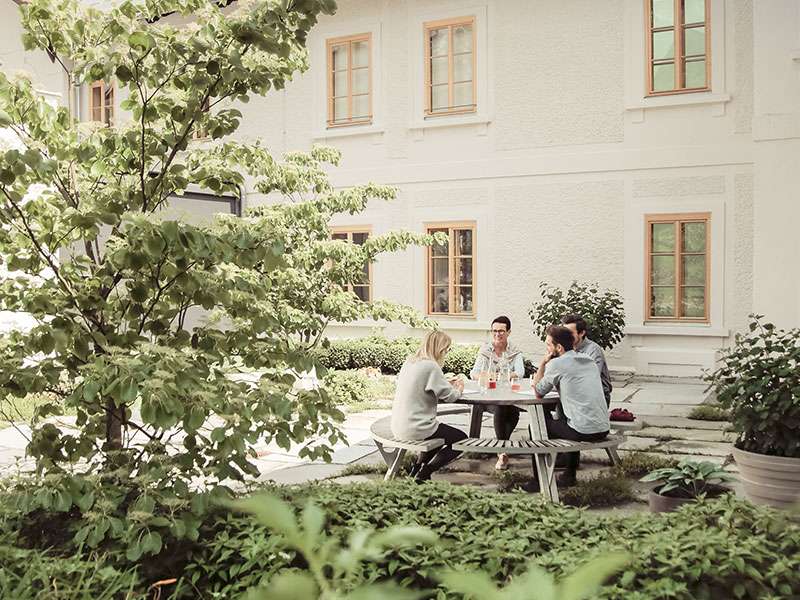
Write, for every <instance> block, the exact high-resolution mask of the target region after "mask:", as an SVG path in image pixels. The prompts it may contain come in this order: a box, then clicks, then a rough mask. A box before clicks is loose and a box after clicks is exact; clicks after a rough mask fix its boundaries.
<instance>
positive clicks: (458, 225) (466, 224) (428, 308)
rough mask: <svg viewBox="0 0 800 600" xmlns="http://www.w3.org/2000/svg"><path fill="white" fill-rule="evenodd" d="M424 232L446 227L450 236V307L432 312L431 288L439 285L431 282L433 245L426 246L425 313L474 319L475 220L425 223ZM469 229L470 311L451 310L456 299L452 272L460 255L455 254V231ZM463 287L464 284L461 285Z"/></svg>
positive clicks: (448, 259)
mask: <svg viewBox="0 0 800 600" xmlns="http://www.w3.org/2000/svg"><path fill="white" fill-rule="evenodd" d="M424 226H425V233H426V234H427V233H430V232H431V230H432V229H447V230H448V235H449V237H450V242H449V244H448V247H447V262H448V281H447V297H448V303H447V306H448V307H449V308H450V310H448V312H434V311H433V310H432V309H433V306H432V303H431V290H432V289H433V288H434V287H441V286H436V285H434V282H433V247H432V246H428V247H427V250H426V254H425V263H426V266H425V272H426V281H425V313H426V314H427V315H428V316H431V317H457V318H464V319H474V318H475V315H476V314H477V304H478V302H477V289H478V283H477V280H478V277H477V269H476V267H477V262H478V261H477V253H478V252H477V250H478V246H477V243H476V241H477V236H476V233H477V223H476V222H475V221H440V222H433V223H425V224H424ZM465 229H467V230H470V231H472V257H471V258H472V311H470V312H453V310H452V307H453V306H455V299H456V293H455V291H456V289H455V288H456V287H457V286H456V284H455V277H454V276H453V274H454V273H455V272H456V260H457V258H461V255H456V254H455V246H456V244H455V231H456V230H465ZM462 287H465V286H462Z"/></svg>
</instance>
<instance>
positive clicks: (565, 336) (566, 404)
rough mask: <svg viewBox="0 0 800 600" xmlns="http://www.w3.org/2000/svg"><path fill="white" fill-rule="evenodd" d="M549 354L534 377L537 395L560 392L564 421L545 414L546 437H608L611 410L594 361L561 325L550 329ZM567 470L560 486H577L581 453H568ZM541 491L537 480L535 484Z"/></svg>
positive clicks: (582, 439)
mask: <svg viewBox="0 0 800 600" xmlns="http://www.w3.org/2000/svg"><path fill="white" fill-rule="evenodd" d="M545 343H546V345H547V355H546V356H545V357H544V358H543V359H542V362H541V364H540V365H539V369H538V370H537V371H536V375H534V378H533V386H534V391H535V392H536V396H537V397H539V398H541V397H543V396H544V395H546V394H547V393H549V392H550V391H551V390H552V389H554V388H555V389H557V390H558V393H559V396H560V399H561V409H562V412H563V418H561V419H558V420H556V419H553V418H552V416H551V415H550V412H549V411H545V424H546V426H547V435H548V436H549V437H550V438H558V439H565V440H573V441H577V442H599V441H600V440H603V439H605V438H606V437H607V436H608V430H609V421H608V407H607V406H606V404H605V400H604V397H603V386H602V383H601V381H600V372H599V370H598V369H597V367H596V366H595V363H594V360H592V358H591V357H589V356H588V355H586V354H581V353H580V352H576V351H575V350H574V349H573V336H572V332H571V331H570V330H569V329H567V328H566V327H563V326H560V325H551V326H550V327H549V328H548V329H547V339H546V341H545ZM567 457H568V459H567V469H566V471H565V472H564V473H563V474H562V475H561V476H560V477H559V478H558V485H559V486H560V487H569V486H571V485H575V481H576V477H575V472H576V470H577V468H578V461H579V460H580V453H579V452H570V453H568V454H567ZM533 484H534V487H535V488H537V489H529V491H538V481H536V480H535V481H534V482H533Z"/></svg>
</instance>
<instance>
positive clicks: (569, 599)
mask: <svg viewBox="0 0 800 600" xmlns="http://www.w3.org/2000/svg"><path fill="white" fill-rule="evenodd" d="M630 561H631V557H630V555H628V554H625V553H621V552H610V553H608V554H604V555H602V556H598V557H597V558H594V559H592V560H591V561H589V562H588V563H586V564H585V565H583V566H581V567H580V568H579V569H578V570H577V571H575V572H574V573H573V574H572V575H570V576H569V577H567V578H566V579H564V580H563V581H562V582H561V583H560V584H559V586H558V591H559V596H558V597H559V600H583V599H584V598H589V597H590V596H592V595H594V594H595V593H596V592H597V590H599V589H600V586H602V584H603V582H604V581H606V580H607V579H608V578H609V577H611V575H613V574H614V573H616V572H617V571H619V570H620V569H622V567H624V566H625V565H627V564H628V563H629V562H630Z"/></svg>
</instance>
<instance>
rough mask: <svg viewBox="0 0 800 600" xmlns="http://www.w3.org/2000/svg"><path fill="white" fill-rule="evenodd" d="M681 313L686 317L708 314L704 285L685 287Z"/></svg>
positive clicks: (682, 295)
mask: <svg viewBox="0 0 800 600" xmlns="http://www.w3.org/2000/svg"><path fill="white" fill-rule="evenodd" d="M681 313H682V315H683V316H684V317H700V318H702V317H705V316H706V291H705V288H702V287H685V288H683V290H682V294H681Z"/></svg>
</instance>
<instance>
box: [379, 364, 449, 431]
mask: <svg viewBox="0 0 800 600" xmlns="http://www.w3.org/2000/svg"><path fill="white" fill-rule="evenodd" d="M460 396H461V393H460V392H459V391H458V390H457V389H455V388H454V387H453V386H452V385H450V383H449V382H448V381H447V380H446V379H445V378H444V374H443V373H442V368H441V367H440V366H439V365H438V364H437V363H436V362H434V361H432V360H414V359H408V360H407V361H406V362H405V364H403V368H401V369H400V373H399V374H398V375H397V388H396V391H395V394H394V404H393V405H392V434H393V435H394V436H395V437H396V438H399V439H404V440H424V439H427V438H429V437H431V436H432V435H433V434H434V433H435V432H436V428H437V427H438V426H439V421H437V420H436V405H437V404H438V403H439V402H455V401H456V400H458V399H459V397H460Z"/></svg>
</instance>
